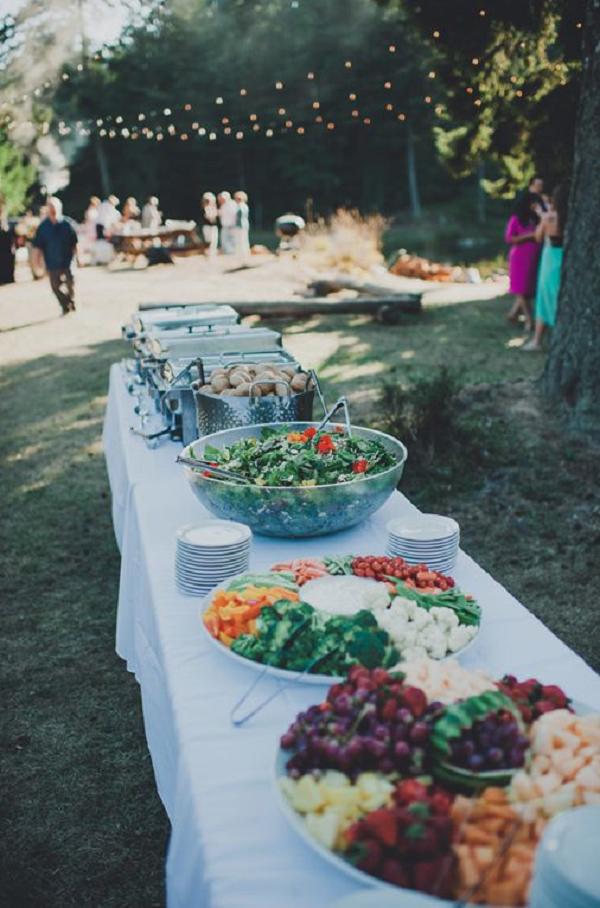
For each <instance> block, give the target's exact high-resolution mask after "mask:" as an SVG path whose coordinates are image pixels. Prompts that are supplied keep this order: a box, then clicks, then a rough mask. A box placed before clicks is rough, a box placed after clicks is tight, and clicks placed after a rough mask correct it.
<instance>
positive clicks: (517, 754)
mask: <svg viewBox="0 0 600 908" xmlns="http://www.w3.org/2000/svg"><path fill="white" fill-rule="evenodd" d="M524 763H525V754H524V753H523V751H522V750H519V748H518V747H512V748H511V749H510V751H509V754H508V765H509V766H510V767H512V768H515V769H516V768H517V767H519V766H523V764H524Z"/></svg>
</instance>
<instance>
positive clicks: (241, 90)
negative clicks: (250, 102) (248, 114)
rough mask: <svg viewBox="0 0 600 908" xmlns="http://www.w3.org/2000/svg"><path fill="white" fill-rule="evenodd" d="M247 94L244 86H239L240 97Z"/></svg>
mask: <svg viewBox="0 0 600 908" xmlns="http://www.w3.org/2000/svg"><path fill="white" fill-rule="evenodd" d="M247 94H248V92H247V91H246V89H245V88H240V95H241V96H242V98H245V97H246V95H247Z"/></svg>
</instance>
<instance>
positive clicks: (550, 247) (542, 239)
mask: <svg viewBox="0 0 600 908" xmlns="http://www.w3.org/2000/svg"><path fill="white" fill-rule="evenodd" d="M567 204H568V195H567V187H566V186H564V185H562V184H560V185H559V186H557V187H556V188H555V190H554V192H553V193H552V197H551V199H550V206H551V207H550V211H547V212H545V213H544V214H543V215H542V219H541V221H540V223H539V224H538V226H537V228H536V232H535V234H536V239H537V241H538V243H543V248H542V255H541V258H540V270H539V273H538V283H537V292H536V295H535V331H534V334H533V337H532V338H531V340H530V341H528V342H527V343H526V344H523V346H522V347H521V350H525V351H527V352H531V351H535V350H542V349H543V348H542V341H543V338H544V334H545V333H546V330H547V329H548V328H553V327H554V324H555V322H556V309H557V306H558V293H559V290H560V275H561V269H562V260H563V236H564V232H565V225H566V223H567Z"/></svg>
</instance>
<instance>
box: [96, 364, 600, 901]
mask: <svg viewBox="0 0 600 908" xmlns="http://www.w3.org/2000/svg"><path fill="white" fill-rule="evenodd" d="M132 406H133V401H131V399H129V398H128V396H127V394H126V391H125V389H124V386H123V382H122V378H121V374H120V372H119V370H118V369H117V368H116V367H113V369H112V371H111V383H110V395H109V405H108V410H107V429H106V431H105V435H104V440H105V445H106V451H105V453H106V458H107V462H108V468H109V476H110V481H111V487H112V488H113V495H114V499H115V502H114V505H115V510H114V513H115V514H116V515H117V516H118V518H119V520H120V533H121V539H122V567H121V585H120V595H119V607H118V618H117V651H118V653H119V654H120V655H121V656H122V657H123V658H124V659H125V660H126V661H127V664H128V667H129V669H130V670H131V671H133V672H135V674H136V677H137V679H138V681H139V683H140V687H141V695H142V707H143V714H144V723H145V728H146V735H147V740H148V746H149V749H150V753H151V756H152V761H153V765H154V772H155V776H156V783H157V787H158V791H159V794H160V797H161V799H162V801H163V803H164V805H165V808H166V810H167V813H168V815H169V819H170V821H171V826H172V835H171V841H170V845H169V853H168V858H167V902H168V905H169V906H170V908H320V906H327V905H328V904H330V903H331V902H332V901H333V900H335V898H339V897H340V896H342V895H345V894H347V893H350V892H352V891H355V890H357V889H358V888H359V887H358V886H357V884H356V883H354V882H353V881H351V880H350V879H349V878H348V877H346V876H345V875H344V874H343V873H341V872H340V871H338V870H337V869H335V868H334V867H332V866H330V865H329V864H328V863H326V862H325V861H323V860H322V859H321V858H319V857H318V856H317V855H315V854H314V853H313V851H312V850H311V849H310V848H309V847H308V846H307V845H306V844H305V843H304V842H302V841H301V840H300V839H299V838H298V836H297V835H296V834H295V833H294V831H293V830H291V829H290V828H288V826H287V823H286V822H285V820H284V819H283V817H282V816H281V815H280V812H279V809H278V806H277V802H276V797H275V793H274V788H273V762H274V756H275V750H276V746H277V741H278V738H279V736H280V734H281V733H282V732H283V731H284V730H285V729H286V728H287V725H288V724H289V722H290V721H291V720H292V718H293V716H294V715H295V713H296V712H297V711H298V710H299V709H302V708H305V707H306V706H308V705H309V704H310V703H313V702H318V700H319V699H320V698H321V695H322V692H323V690H324V689H322V688H319V687H314V686H298V687H296V688H287V689H286V690H285V691H284V692H283V693H282V695H281V696H280V697H279V698H278V699H277V700H275V701H274V702H273V703H272V704H270V705H269V707H267V709H265V710H264V711H263V712H261V713H260V714H259V715H258V716H257V717H256V718H255V719H253V720H251V722H250V723H249V724H248V725H247V726H244V727H243V728H241V729H235V728H233V727H232V725H231V724H230V721H229V712H230V709H231V707H232V705H233V704H234V702H235V701H236V700H237V699H238V697H239V696H240V694H241V693H242V692H243V691H244V690H245V689H246V688H247V686H248V684H249V683H250V681H251V680H252V679H253V678H254V677H255V676H254V673H253V672H250V671H249V670H247V669H245V668H243V667H240V666H239V665H236V664H234V663H233V662H232V661H230V660H229V659H228V658H226V657H225V656H223V655H221V654H220V653H219V652H217V651H216V649H215V647H214V646H213V645H212V644H211V642H210V641H209V640H208V638H207V637H206V636H205V634H204V631H203V629H202V627H201V623H200V620H199V601H198V600H196V599H194V598H190V597H186V596H183V595H181V594H180V593H179V592H178V590H177V588H176V586H175V582H174V576H173V559H174V551H175V541H174V540H175V531H176V529H177V527H179V526H181V525H183V524H185V523H187V522H190V521H193V520H195V519H198V518H202V517H203V516H205V515H206V511H205V510H204V509H203V508H202V506H201V505H200V503H199V502H198V501H197V499H196V498H195V497H194V495H193V493H192V492H191V490H190V489H189V488H188V486H187V483H186V481H185V478H184V476H183V472H182V471H180V468H179V467H177V466H176V465H175V463H174V460H175V456H176V453H177V446H175V445H174V444H172V443H170V442H167V443H165V445H164V447H163V448H161V449H158V450H154V451H151V450H148V449H147V448H146V447H145V444H144V442H143V441H142V440H141V439H140V438H137V437H135V436H133V435H132V434H131V433H130V432H129V425H130V423H131V421H132V415H131V413H132ZM128 411H129V412H128ZM410 510H413V506H412V505H411V504H410V503H409V502H408V501H407V499H406V498H405V497H404V496H402V495H400V494H398V493H395V494H394V495H393V496H392V498H391V499H390V500H389V501H388V503H387V504H386V505H385V507H383V508H382V509H381V510H380V511H379V512H378V513H377V514H376V515H375V516H374V517H372V518H371V519H370V520H368V521H367V522H366V523H363V524H362V525H361V526H359V527H355V528H353V529H351V530H348V531H345V532H343V533H338V534H336V535H334V536H328V537H322V538H319V539H313V540H310V539H307V540H299V541H297V542H294V541H291V540H277V539H269V538H267V537H255V540H254V544H253V549H252V559H251V568H252V569H259V570H260V569H263V568H267V567H269V566H270V565H271V564H272V563H274V562H275V561H280V560H282V559H284V558H289V557H291V556H293V555H299V554H307V555H314V554H319V555H322V554H328V553H341V552H348V551H362V552H378V551H379V552H380V551H383V548H384V541H385V531H384V526H385V523H386V521H387V520H388V519H389V518H390V517H391V516H392V515H399V514H401V513H403V512H404V513H406V512H407V511H410ZM454 573H455V576H456V578H457V580H458V582H459V584H460V585H461V587H463V588H464V589H466V590H469V591H470V592H472V593H473V594H474V595H475V596H476V598H477V599H478V600H479V601H480V602H481V604H482V606H483V623H482V629H481V632H480V634H479V636H478V638H477V642H476V643H475V645H474V646H473V647H472V648H471V649H470V650H469V652H468V653H466V654H465V656H464V659H463V661H464V663H465V664H466V665H471V666H484V667H485V668H486V669H487V670H488V671H490V672H492V673H493V674H496V675H501V674H503V673H504V672H509V671H510V672H514V673H515V674H517V675H518V676H526V677H529V676H530V675H535V676H537V677H539V678H540V679H541V680H543V681H547V682H550V681H553V682H556V683H558V684H560V685H562V686H563V687H564V688H565V689H566V690H567V691H568V693H570V694H571V695H572V696H573V697H575V698H577V699H579V700H582V701H584V702H586V703H590V704H592V705H595V706H597V707H600V678H599V677H598V676H597V675H596V674H595V673H594V672H593V671H592V670H591V669H590V668H589V667H588V666H587V665H586V664H585V663H584V662H583V661H582V660H581V659H580V658H579V657H578V656H576V655H575V654H574V653H573V652H571V651H570V650H569V649H568V647H566V646H565V645H564V644H563V643H561V642H560V641H559V640H558V639H557V638H556V637H555V636H554V635H553V634H552V633H550V631H548V630H547V629H546V628H545V627H544V625H542V624H541V623H540V622H539V621H538V620H537V619H536V618H535V617H534V616H533V615H531V613H530V612H528V611H527V609H525V608H524V606H522V605H521V604H520V603H519V602H517V600H516V599H514V597H512V596H511V595H510V594H509V593H508V592H507V591H506V590H505V589H503V588H502V587H501V586H500V585H499V584H497V583H496V582H495V581H494V580H493V579H492V578H491V577H490V576H489V575H488V574H486V573H485V572H484V571H483V570H482V569H481V568H480V567H478V565H476V564H475V563H474V562H473V561H472V560H471V559H470V558H469V557H468V556H467V555H465V554H464V553H462V552H461V554H460V556H459V561H458V564H457V567H456V570H455V572H454ZM275 683H276V682H275V681H272V680H264V681H263V682H261V688H260V691H259V695H260V696H261V697H262V696H264V695H266V694H267V693H268V692H269V691H270V690H272V689H273V688H272V685H274V684H275Z"/></svg>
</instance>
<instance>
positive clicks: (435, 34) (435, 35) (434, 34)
mask: <svg viewBox="0 0 600 908" xmlns="http://www.w3.org/2000/svg"><path fill="white" fill-rule="evenodd" d="M439 36H440V33H439V31H438V30H437V29H436V30H435V31H434V33H433V37H434V38H439Z"/></svg>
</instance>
